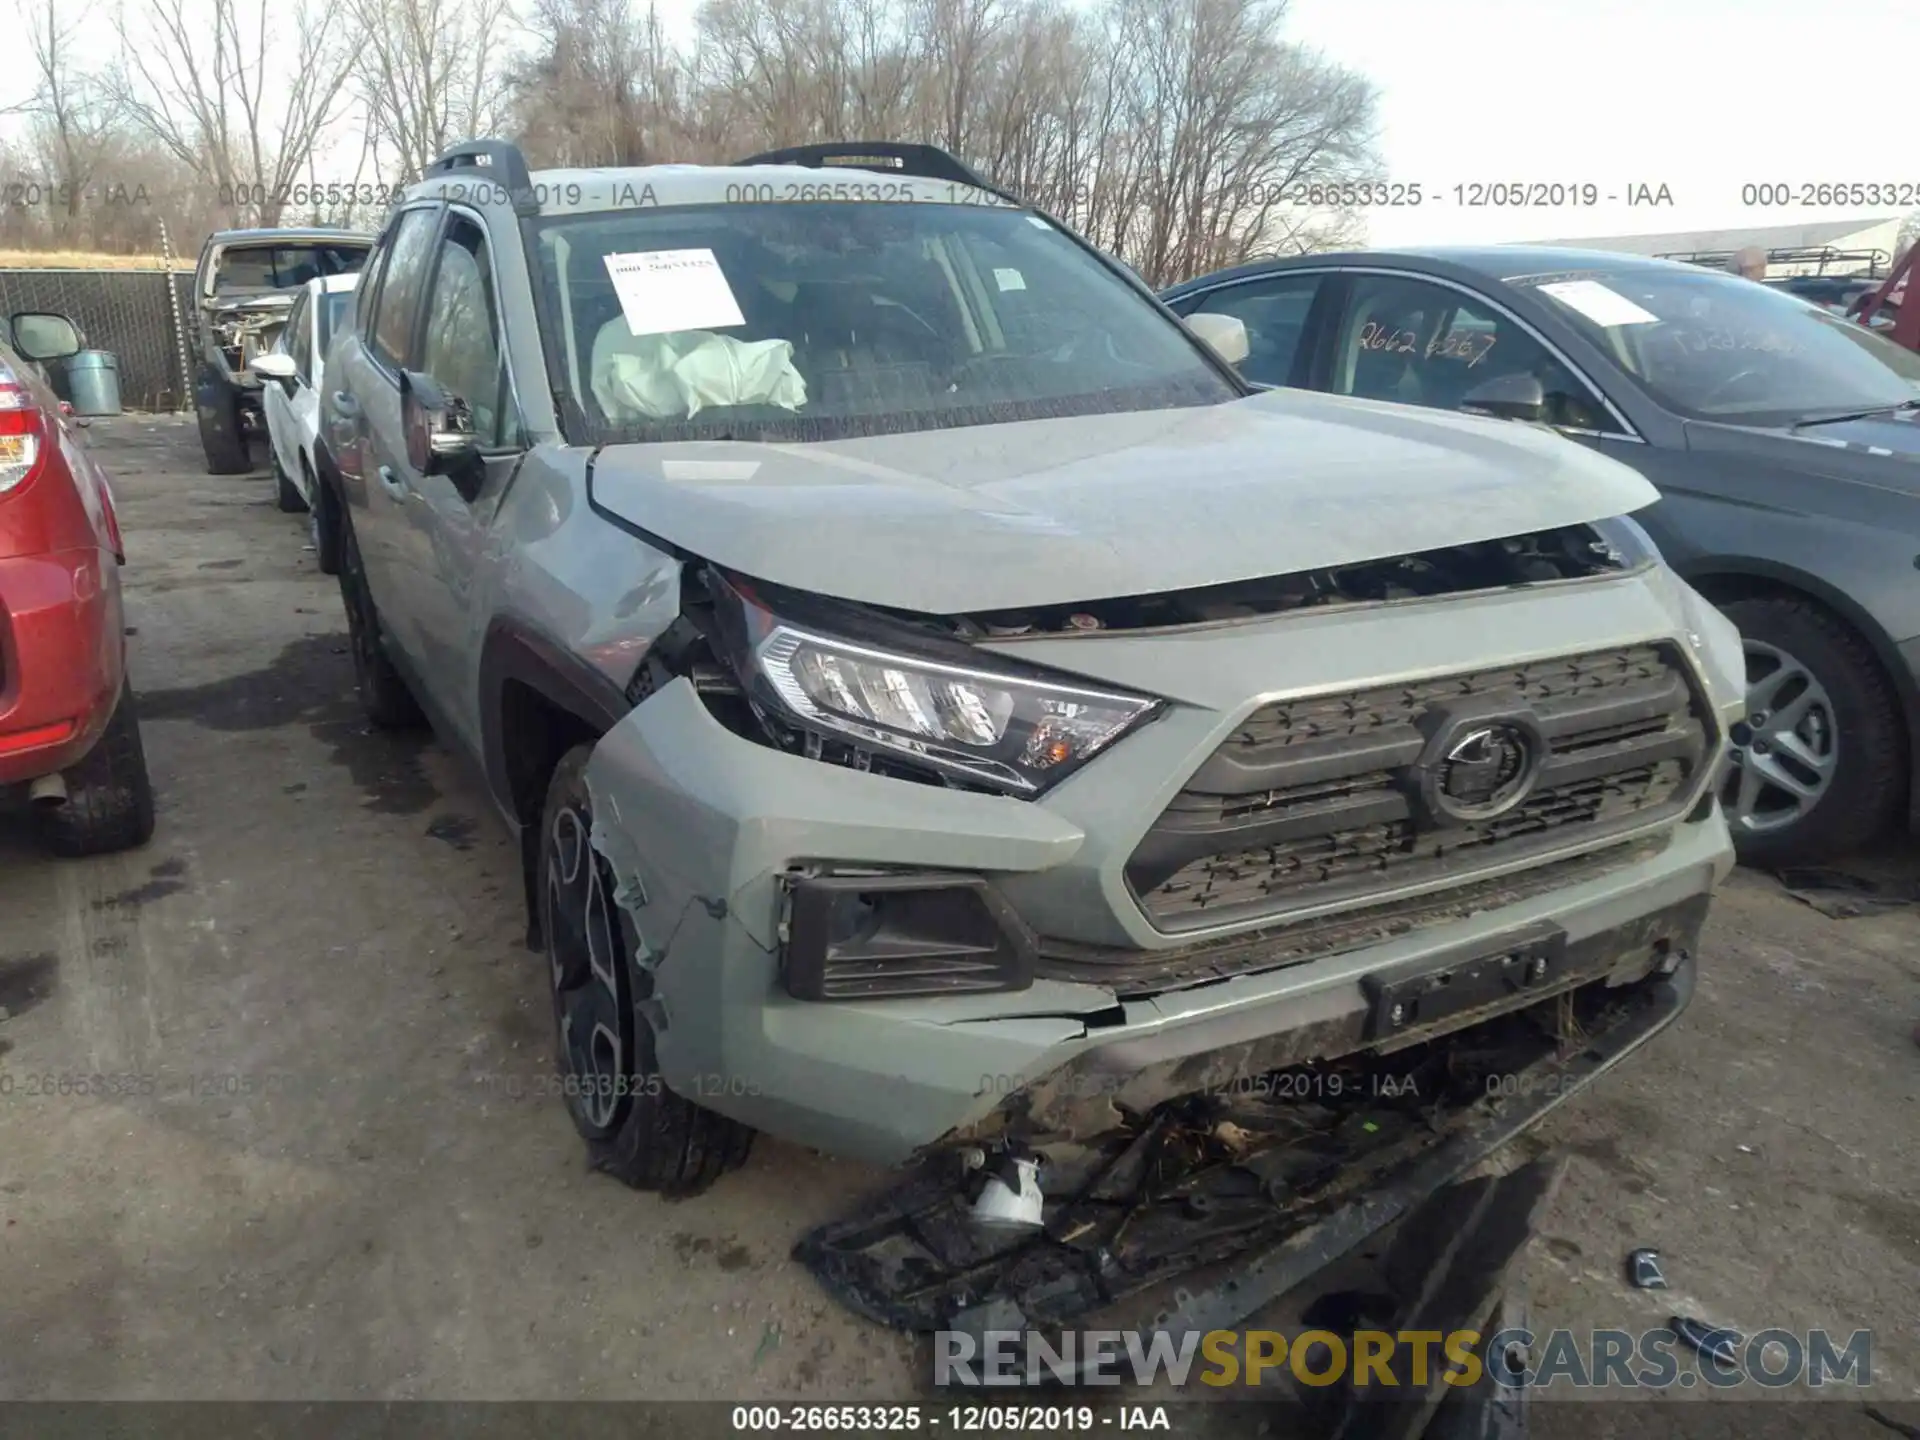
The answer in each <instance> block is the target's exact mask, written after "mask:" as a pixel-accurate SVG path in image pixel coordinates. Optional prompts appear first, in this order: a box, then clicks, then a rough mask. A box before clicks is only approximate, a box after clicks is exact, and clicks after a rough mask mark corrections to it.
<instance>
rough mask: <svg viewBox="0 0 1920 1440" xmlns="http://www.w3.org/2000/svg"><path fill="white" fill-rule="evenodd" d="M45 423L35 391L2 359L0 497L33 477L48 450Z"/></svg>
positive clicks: (0, 382)
mask: <svg viewBox="0 0 1920 1440" xmlns="http://www.w3.org/2000/svg"><path fill="white" fill-rule="evenodd" d="M45 435H46V422H45V420H44V419H42V417H41V415H40V407H39V406H37V405H35V404H34V401H33V392H32V391H30V390H28V389H27V388H26V386H24V385H22V384H21V383H20V377H19V376H17V375H15V374H14V373H13V371H12V370H11V369H9V368H8V366H7V363H6V362H5V361H4V360H0V498H4V497H5V496H7V495H9V494H11V493H12V492H13V491H15V490H18V489H19V488H20V487H21V486H22V485H24V484H26V482H27V481H28V480H29V479H31V478H32V477H33V472H34V467H35V466H36V465H38V464H39V462H40V456H41V452H42V451H43V450H44V449H45V445H44V443H43V442H44V439H45Z"/></svg>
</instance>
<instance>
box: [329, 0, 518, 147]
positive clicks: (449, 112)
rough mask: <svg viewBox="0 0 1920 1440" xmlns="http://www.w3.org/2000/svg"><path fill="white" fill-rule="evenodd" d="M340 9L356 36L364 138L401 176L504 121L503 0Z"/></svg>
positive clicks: (399, 1) (384, 2)
mask: <svg viewBox="0 0 1920 1440" xmlns="http://www.w3.org/2000/svg"><path fill="white" fill-rule="evenodd" d="M344 13H345V16H346V18H347V19H348V20H349V21H350V22H351V24H352V26H353V28H354V30H355V31H356V32H357V33H358V35H359V37H360V43H361V48H360V53H359V56H358V59H357V61H356V63H355V66H354V80H355V84H354V88H355V90H356V92H357V94H358V97H359V98H360V100H361V102H362V105H363V107H364V116H365V125H366V132H367V139H368V140H369V141H370V142H371V143H372V145H373V147H374V150H375V152H376V153H377V155H378V156H379V159H380V161H381V162H391V163H392V164H393V165H394V166H395V167H396V173H397V175H398V176H399V177H400V178H403V179H411V178H413V177H415V176H417V175H419V174H420V173H421V172H422V171H423V170H424V169H425V168H426V166H427V163H428V162H429V161H430V160H432V159H433V157H434V156H436V155H438V154H439V153H440V152H441V151H443V150H445V149H446V148H447V146H448V145H450V144H452V143H454V142H455V141H458V140H466V139H471V138H473V137H474V136H484V135H495V134H498V133H500V131H501V130H502V129H503V128H504V127H505V125H506V123H507V119H508V105H507V94H506V87H505V83H504V75H503V73H502V64H503V60H504V53H503V51H504V43H503V36H502V31H503V29H504V26H505V23H506V21H507V19H508V18H509V11H508V7H507V3H506V0H346V4H345V7H344ZM363 158H364V157H363Z"/></svg>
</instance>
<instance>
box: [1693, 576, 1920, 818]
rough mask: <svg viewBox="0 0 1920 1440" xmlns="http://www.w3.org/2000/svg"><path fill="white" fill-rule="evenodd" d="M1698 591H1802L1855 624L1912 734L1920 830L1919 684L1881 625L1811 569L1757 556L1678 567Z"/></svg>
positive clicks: (1910, 800) (1910, 756)
mask: <svg viewBox="0 0 1920 1440" xmlns="http://www.w3.org/2000/svg"><path fill="white" fill-rule="evenodd" d="M1674 568H1675V569H1676V570H1677V571H1678V572H1679V575H1680V578H1681V579H1682V580H1685V581H1686V582H1687V583H1688V584H1689V585H1691V586H1693V587H1694V588H1695V589H1696V590H1701V591H1703V592H1706V591H1711V590H1712V588H1713V584H1714V582H1715V581H1716V580H1733V581H1754V582H1757V583H1759V584H1761V585H1767V586H1772V587H1775V588H1778V589H1785V590H1797V591H1799V592H1800V593H1801V594H1803V595H1805V596H1806V597H1807V598H1808V599H1809V600H1812V601H1814V602H1816V603H1817V604H1820V605H1824V606H1826V608H1827V609H1829V610H1831V611H1833V613H1834V614H1835V615H1837V616H1839V618H1840V619H1842V620H1844V621H1845V622H1846V623H1847V624H1848V625H1850V626H1852V627H1853V629H1854V631H1855V633H1856V634H1858V635H1859V636H1860V638H1861V639H1863V640H1865V641H1866V642H1867V648H1868V649H1869V650H1871V651H1872V652H1873V657H1874V659H1876V660H1878V661H1879V662H1880V668H1881V669H1883V670H1884V671H1886V673H1887V679H1888V680H1889V681H1890V682H1891V683H1892V685H1893V693H1894V696H1895V698H1896V699H1897V700H1898V701H1899V702H1900V718H1901V721H1902V723H1903V724H1904V725H1905V726H1906V730H1907V828H1908V829H1909V830H1920V685H1917V684H1916V683H1915V681H1914V677H1913V672H1912V671H1911V670H1910V669H1908V667H1907V663H1906V660H1905V659H1904V658H1903V657H1902V656H1901V654H1900V647H1899V646H1898V645H1896V644H1895V643H1894V640H1893V637H1892V636H1891V635H1889V634H1888V633H1887V632H1886V630H1885V628H1884V627H1883V626H1882V625H1881V624H1880V622H1879V621H1877V620H1875V619H1874V618H1873V616H1872V615H1871V614H1869V613H1868V612H1867V611H1866V610H1865V609H1864V608H1863V607H1862V606H1861V605H1860V603H1859V602H1858V601H1856V600H1855V599H1853V597H1852V596H1850V595H1848V594H1847V593H1846V592H1845V591H1843V590H1841V589H1839V588H1838V587H1836V586H1834V585H1832V584H1830V583H1829V582H1828V581H1826V580H1823V579H1821V578H1820V577H1819V576H1818V575H1814V574H1812V573H1810V572H1809V571H1806V570H1801V569H1799V568H1798V567H1796V566H1792V565H1783V564H1781V563H1780V562H1778V561H1775V560H1763V559H1760V558H1758V557H1756V556H1739V557H1728V556H1712V557H1704V558H1701V559H1697V560H1692V561H1688V562H1686V563H1684V564H1682V565H1677V566H1675V567H1674Z"/></svg>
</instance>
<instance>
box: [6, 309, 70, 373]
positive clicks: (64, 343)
mask: <svg viewBox="0 0 1920 1440" xmlns="http://www.w3.org/2000/svg"><path fill="white" fill-rule="evenodd" d="M13 348H14V349H15V350H18V351H19V352H20V357H21V358H22V359H23V360H39V361H46V360H65V359H66V358H67V357H68V356H69V355H78V354H79V353H80V327H79V326H77V325H75V324H74V323H73V321H71V320H69V319H68V318H67V317H66V316H64V315H53V314H47V313H43V312H40V311H35V310H23V311H21V312H20V313H19V314H17V315H15V316H14V317H13Z"/></svg>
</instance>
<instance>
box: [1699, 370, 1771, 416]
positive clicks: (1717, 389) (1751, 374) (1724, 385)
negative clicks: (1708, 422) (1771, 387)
mask: <svg viewBox="0 0 1920 1440" xmlns="http://www.w3.org/2000/svg"><path fill="white" fill-rule="evenodd" d="M1762 373H1763V372H1762V371H1761V369H1760V367H1759V366H1757V365H1749V366H1747V368H1746V369H1744V370H1736V371H1734V372H1733V374H1731V375H1729V376H1727V378H1726V379H1724V380H1722V381H1720V382H1719V383H1718V384H1717V385H1715V386H1713V388H1712V389H1710V390H1708V391H1707V392H1706V393H1705V394H1703V395H1701V397H1700V398H1699V400H1698V401H1697V402H1696V403H1697V404H1698V406H1699V407H1700V408H1701V409H1702V410H1709V409H1712V408H1713V402H1714V401H1716V400H1718V399H1719V398H1720V397H1721V396H1722V395H1724V394H1726V393H1727V392H1728V391H1729V390H1732V389H1733V388H1734V386H1736V385H1738V384H1739V383H1740V382H1741V381H1742V380H1757V379H1759V378H1760V377H1761V375H1762Z"/></svg>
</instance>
